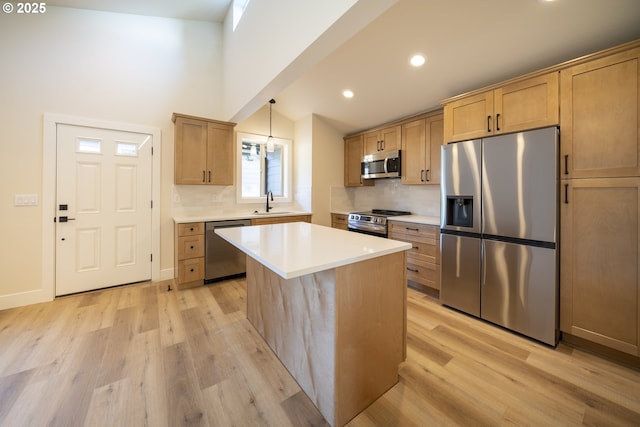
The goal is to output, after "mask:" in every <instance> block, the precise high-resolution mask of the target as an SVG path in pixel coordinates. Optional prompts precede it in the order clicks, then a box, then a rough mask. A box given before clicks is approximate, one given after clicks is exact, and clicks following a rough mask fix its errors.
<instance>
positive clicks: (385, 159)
mask: <svg viewBox="0 0 640 427" xmlns="http://www.w3.org/2000/svg"><path fill="white" fill-rule="evenodd" d="M388 161H389V158H388V157H385V158H384V173H389V169H388V168H387V162H388Z"/></svg>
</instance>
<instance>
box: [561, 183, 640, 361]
mask: <svg viewBox="0 0 640 427" xmlns="http://www.w3.org/2000/svg"><path fill="white" fill-rule="evenodd" d="M560 209H561V225H562V227H561V243H562V246H561V251H560V254H561V261H560V262H561V269H560V270H561V278H560V283H561V286H560V327H561V330H562V331H563V332H565V333H568V334H571V335H573V336H576V337H579V338H583V339H586V340H588V341H590V342H594V343H597V344H601V345H604V346H606V347H609V348H612V349H615V350H618V351H621V352H624V353H629V354H632V355H635V356H640V351H639V349H640V344H639V343H640V283H639V277H640V265H639V262H638V256H639V255H640V247H639V244H638V242H639V241H640V221H639V214H640V178H637V177H636V178H592V179H570V180H564V181H563V183H562V199H561V207H560Z"/></svg>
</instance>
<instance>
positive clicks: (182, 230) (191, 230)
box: [178, 222, 204, 236]
mask: <svg viewBox="0 0 640 427" xmlns="http://www.w3.org/2000/svg"><path fill="white" fill-rule="evenodd" d="M197 234H201V235H203V236H204V222H187V223H184V224H178V236H195V235H197Z"/></svg>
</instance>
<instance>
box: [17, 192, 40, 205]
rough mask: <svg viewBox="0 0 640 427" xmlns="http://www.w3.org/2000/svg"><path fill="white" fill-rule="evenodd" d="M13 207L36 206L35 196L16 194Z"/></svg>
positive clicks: (36, 196) (36, 197)
mask: <svg viewBox="0 0 640 427" xmlns="http://www.w3.org/2000/svg"><path fill="white" fill-rule="evenodd" d="M14 205H15V206H38V195H37V194H16V195H15V202H14Z"/></svg>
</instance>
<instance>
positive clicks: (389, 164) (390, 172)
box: [360, 150, 400, 179]
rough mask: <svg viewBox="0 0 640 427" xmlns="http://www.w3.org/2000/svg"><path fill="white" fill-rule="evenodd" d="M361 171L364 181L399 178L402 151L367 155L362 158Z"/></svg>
mask: <svg viewBox="0 0 640 427" xmlns="http://www.w3.org/2000/svg"><path fill="white" fill-rule="evenodd" d="M360 171H361V175H362V178H363V179H371V178H399V177H400V150H394V151H387V152H382V153H374V154H367V155H366V156H364V157H363V158H362V162H361V163H360Z"/></svg>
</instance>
